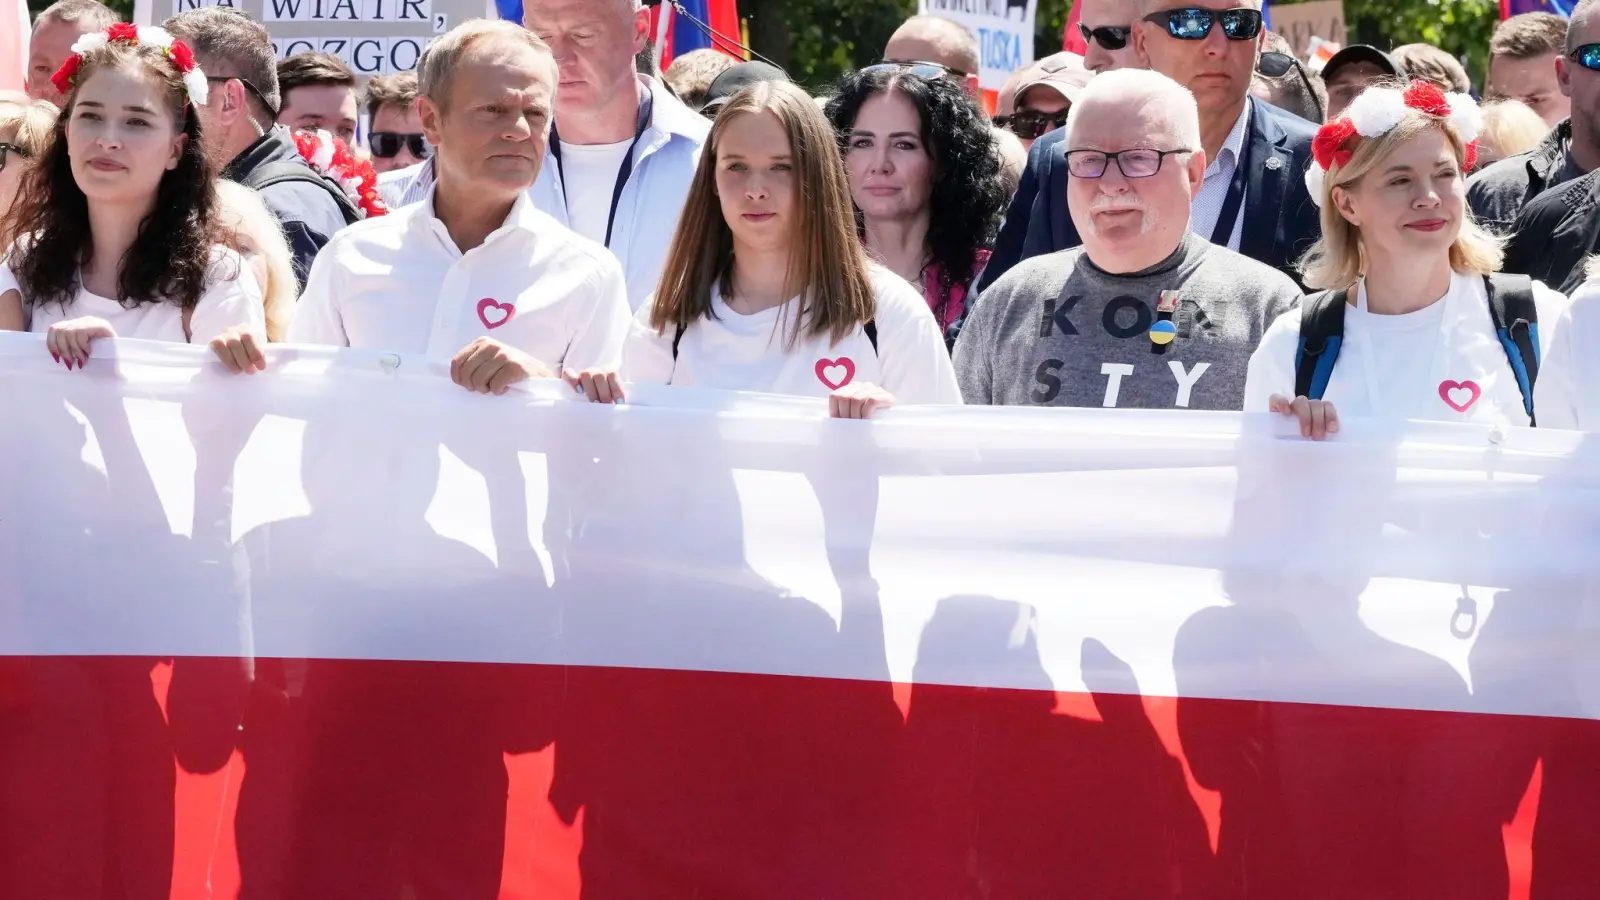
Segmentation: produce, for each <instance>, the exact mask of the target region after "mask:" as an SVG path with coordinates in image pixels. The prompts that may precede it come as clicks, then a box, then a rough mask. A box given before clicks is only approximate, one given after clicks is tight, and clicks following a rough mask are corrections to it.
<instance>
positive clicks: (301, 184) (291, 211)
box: [222, 125, 347, 287]
mask: <svg viewBox="0 0 1600 900" xmlns="http://www.w3.org/2000/svg"><path fill="white" fill-rule="evenodd" d="M270 163H288V164H290V165H299V166H305V169H306V171H307V172H309V173H311V175H312V176H313V177H314V178H317V179H318V180H320V181H322V182H324V183H323V184H318V183H316V182H312V181H289V182H280V183H278V184H273V185H269V186H267V187H263V188H259V189H258V192H259V193H260V194H261V199H262V201H263V202H265V203H266V204H267V209H270V210H272V214H273V215H275V216H277V217H278V221H279V222H280V223H282V224H283V235H284V237H286V238H288V240H289V250H290V252H291V253H293V254H294V276H295V280H296V281H298V282H299V283H300V286H301V287H304V286H305V283H306V275H307V274H308V273H309V272H310V271H311V263H312V261H313V260H315V259H316V258H317V252H318V251H320V250H321V249H322V245H324V244H326V243H327V242H328V239H329V238H331V237H333V235H334V233H335V232H337V231H338V230H339V229H341V228H343V227H344V226H345V224H346V222H347V218H346V211H345V208H344V207H341V206H340V204H339V201H338V200H336V199H335V198H334V196H333V194H332V193H330V192H331V191H337V190H338V188H337V187H334V186H333V184H332V182H328V181H327V180H326V179H322V178H321V176H319V175H317V171H316V170H315V169H313V168H311V166H310V165H309V164H308V163H307V162H306V161H305V160H304V159H302V158H301V156H300V151H299V150H296V149H295V146H294V138H293V137H291V136H290V134H289V129H287V128H284V127H283V126H281V125H280V126H277V127H274V128H272V129H271V130H270V131H268V132H267V133H266V134H264V135H262V136H261V137H260V138H258V139H257V140H256V142H255V143H253V144H251V145H250V146H249V147H246V148H245V149H244V151H243V152H242V153H240V154H239V155H238V156H235V157H234V158H233V162H230V163H228V167H227V168H225V169H223V170H222V177H223V178H226V179H228V180H229V181H237V182H239V183H240V184H243V185H246V186H254V185H253V184H252V182H253V181H254V180H256V179H255V178H254V177H253V176H256V175H258V174H259V173H260V171H261V170H262V169H263V168H265V167H266V166H267V165H268V164H270Z"/></svg>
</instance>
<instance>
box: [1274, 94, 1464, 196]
mask: <svg viewBox="0 0 1600 900" xmlns="http://www.w3.org/2000/svg"><path fill="white" fill-rule="evenodd" d="M1412 110H1415V111H1417V112H1420V113H1422V114H1423V115H1426V116H1430V117H1432V118H1435V119H1439V120H1440V121H1442V122H1443V123H1444V124H1445V126H1446V127H1448V128H1450V129H1451V130H1453V131H1455V133H1456V135H1457V136H1458V137H1460V138H1461V143H1463V144H1465V145H1466V148H1467V158H1466V166H1467V168H1469V169H1470V168H1472V165H1473V163H1474V162H1476V161H1477V158H1478V135H1479V133H1481V132H1482V131H1483V112H1482V110H1480V109H1478V104H1477V102H1476V101H1474V100H1473V99H1472V97H1471V96H1470V95H1467V94H1458V93H1455V92H1451V93H1448V94H1447V93H1445V92H1444V91H1441V90H1439V88H1438V87H1437V86H1435V85H1433V84H1429V83H1428V82H1426V81H1413V82H1411V85H1410V86H1409V87H1407V88H1406V89H1405V90H1400V89H1398V88H1382V87H1370V88H1367V89H1366V90H1364V91H1362V92H1361V93H1360V94H1359V95H1358V96H1357V97H1356V99H1355V100H1354V101H1352V102H1351V104H1350V106H1349V107H1348V108H1347V109H1346V110H1345V112H1344V115H1342V116H1340V117H1339V118H1337V119H1334V120H1333V121H1332V122H1329V123H1328V124H1326V125H1324V126H1322V127H1321V128H1319V129H1317V136H1316V137H1315V138H1314V139H1312V141H1311V155H1312V157H1313V159H1314V162H1313V163H1312V164H1311V165H1310V166H1309V167H1307V169H1306V188H1307V189H1308V190H1310V191H1311V199H1312V201H1313V202H1315V203H1316V204H1317V205H1318V206H1321V205H1322V189H1323V185H1324V182H1325V181H1326V180H1327V176H1328V170H1329V169H1331V168H1333V167H1334V166H1335V165H1338V166H1341V167H1343V166H1345V165H1348V164H1349V162H1350V158H1351V157H1352V156H1354V155H1355V143H1356V141H1357V139H1360V138H1376V137H1382V136H1383V135H1385V134H1388V133H1389V132H1390V131H1392V130H1394V128H1395V127H1396V126H1397V125H1399V124H1400V123H1401V122H1402V121H1404V120H1405V117H1406V114H1407V113H1409V112H1410V111H1412Z"/></svg>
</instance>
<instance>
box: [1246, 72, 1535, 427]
mask: <svg viewBox="0 0 1600 900" xmlns="http://www.w3.org/2000/svg"><path fill="white" fill-rule="evenodd" d="M1481 118H1482V117H1481V115H1480V114H1479V113H1478V108H1477V105H1476V104H1475V103H1473V101H1472V99H1471V98H1470V97H1467V96H1466V95H1463V94H1443V93H1441V92H1440V91H1439V90H1438V89H1437V88H1434V87H1431V86H1428V85H1424V84H1423V83H1421V82H1413V83H1412V84H1411V86H1410V87H1408V88H1405V89H1400V88H1389V87H1370V88H1368V89H1367V90H1366V91H1364V92H1363V93H1362V94H1361V96H1360V97H1358V98H1357V99H1356V101H1355V102H1354V103H1352V104H1351V105H1350V108H1349V109H1348V110H1347V111H1346V113H1345V114H1344V115H1343V116H1341V117H1340V118H1338V119H1336V120H1334V121H1333V122H1330V123H1328V124H1326V125H1324V126H1322V128H1321V130H1320V131H1318V133H1317V138H1316V141H1315V142H1314V144H1313V145H1312V146H1313V152H1314V154H1315V156H1316V159H1315V160H1314V161H1313V162H1312V164H1311V171H1310V172H1309V173H1308V174H1307V176H1306V180H1307V185H1308V187H1309V188H1310V189H1311V196H1312V199H1313V200H1315V201H1316V202H1318V203H1319V204H1320V205H1321V207H1322V239H1321V240H1320V241H1319V242H1318V243H1317V244H1316V246H1314V247H1313V248H1312V249H1311V251H1310V252H1309V253H1308V254H1307V255H1306V257H1305V259H1304V260H1302V262H1301V270H1302V271H1303V272H1304V273H1305V281H1306V284H1308V285H1309V286H1311V287H1314V288H1326V289H1331V290H1340V291H1346V296H1347V303H1346V306H1345V310H1344V334H1343V341H1342V343H1341V345H1340V347H1339V350H1338V355H1337V358H1336V360H1335V365H1334V367H1333V368H1332V370H1331V375H1330V376H1329V378H1328V379H1327V382H1326V390H1325V392H1324V393H1323V395H1322V397H1321V398H1320V399H1311V398H1308V397H1305V396H1296V393H1297V392H1296V383H1295V382H1296V378H1295V375H1296V357H1297V354H1298V351H1299V337H1300V327H1301V311H1299V310H1297V311H1295V312H1291V313H1287V314H1285V315H1283V316H1282V317H1280V318H1279V319H1278V321H1277V322H1275V323H1273V325H1272V326H1271V327H1270V328H1269V329H1268V330H1267V333H1266V334H1265V335H1264V336H1263V337H1262V340H1261V345H1260V347H1258V348H1257V349H1256V352H1255V355H1254V356H1252V357H1251V359H1250V371H1249V375H1248V377H1247V379H1246V382H1245V406H1244V408H1245V410H1246V411H1247V412H1248V411H1265V410H1271V411H1273V412H1277V413H1282V414H1285V415H1291V416H1294V417H1296V418H1298V419H1299V421H1300V430H1301V433H1302V434H1304V435H1306V436H1307V437H1314V438H1322V437H1324V436H1325V435H1327V434H1329V433H1332V432H1335V431H1338V427H1339V416H1340V415H1341V414H1342V415H1345V416H1362V417H1369V418H1378V419H1387V420H1405V419H1428V420H1435V421H1446V422H1477V423H1484V424H1493V425H1523V426H1526V425H1528V424H1530V417H1529V415H1528V409H1527V406H1526V402H1525V398H1524V393H1523V390H1522V386H1521V384H1519V381H1518V377H1517V373H1516V371H1515V370H1514V369H1513V363H1512V358H1513V356H1512V354H1511V353H1510V352H1508V348H1507V346H1506V345H1505V344H1504V343H1502V340H1501V337H1500V336H1499V335H1498V334H1497V329H1496V327H1495V321H1494V318H1493V316H1492V315H1491V313H1490V308H1489V295H1488V289H1487V285H1486V283H1485V277H1486V276H1488V275H1490V274H1491V273H1494V272H1497V271H1498V270H1499V268H1500V262H1501V252H1500V245H1499V243H1498V242H1497V241H1496V240H1495V239H1494V238H1492V237H1490V236H1489V235H1488V234H1487V233H1485V232H1484V231H1483V230H1482V229H1480V228H1479V227H1478V225H1477V224H1476V223H1475V222H1473V220H1472V215H1471V213H1470V212H1469V211H1468V210H1467V208H1466V204H1465V202H1464V198H1465V188H1464V185H1463V183H1462V177H1463V176H1462V173H1463V172H1465V171H1466V170H1467V169H1468V168H1470V166H1471V163H1472V159H1471V157H1472V155H1473V145H1472V141H1473V140H1474V138H1475V137H1476V136H1477V132H1478V129H1479V127H1480V123H1481ZM1533 301H1534V308H1535V310H1536V312H1537V318H1538V320H1539V323H1542V325H1543V327H1542V328H1529V329H1528V330H1527V331H1526V332H1524V335H1525V339H1526V341H1527V343H1528V345H1529V349H1530V350H1531V349H1539V350H1543V349H1547V345H1548V343H1549V340H1550V337H1551V335H1552V332H1553V331H1554V330H1555V323H1556V321H1557V319H1558V318H1559V317H1560V314H1561V312H1562V310H1563V308H1564V307H1565V305H1566V300H1565V298H1564V297H1562V296H1561V295H1560V294H1558V293H1556V292H1554V291H1551V290H1549V289H1547V288H1546V287H1545V286H1544V285H1542V284H1539V283H1537V282H1535V283H1534V284H1533ZM1306 302H1307V303H1308V304H1309V303H1311V302H1312V300H1311V299H1310V298H1308V300H1307V301H1306ZM1512 331H1513V332H1515V329H1513V330H1512ZM1540 343H1542V344H1543V345H1545V346H1542V347H1538V348H1534V346H1533V345H1535V344H1540ZM1307 345H1308V349H1310V348H1311V345H1312V342H1310V341H1308V342H1307ZM1517 359H1518V360H1519V363H1520V360H1521V356H1520V354H1519V355H1518V356H1517Z"/></svg>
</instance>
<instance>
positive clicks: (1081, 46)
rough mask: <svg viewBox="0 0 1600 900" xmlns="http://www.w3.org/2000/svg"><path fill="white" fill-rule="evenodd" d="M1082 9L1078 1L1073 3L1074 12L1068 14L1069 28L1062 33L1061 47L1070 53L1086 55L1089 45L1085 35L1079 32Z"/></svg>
mask: <svg viewBox="0 0 1600 900" xmlns="http://www.w3.org/2000/svg"><path fill="white" fill-rule="evenodd" d="M1080 12H1081V10H1080V9H1079V5H1078V3H1077V2H1074V3H1073V4H1072V12H1071V13H1069V14H1068V15H1067V30H1066V33H1065V34H1063V35H1061V49H1063V50H1065V51H1067V52H1068V53H1076V54H1078V55H1079V56H1085V55H1087V54H1088V53H1089V45H1088V44H1087V43H1085V42H1084V40H1083V35H1082V34H1079V33H1078V18H1079V13H1080Z"/></svg>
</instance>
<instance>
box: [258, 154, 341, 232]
mask: <svg viewBox="0 0 1600 900" xmlns="http://www.w3.org/2000/svg"><path fill="white" fill-rule="evenodd" d="M296 182H297V183H300V184H314V185H317V186H319V187H321V188H322V189H323V190H325V191H327V192H328V196H330V197H332V198H333V201H334V202H335V203H337V204H338V205H339V213H340V215H342V216H344V223H345V224H346V225H354V224H355V223H357V222H359V221H361V210H359V209H357V208H356V205H355V204H354V203H351V202H350V198H349V197H346V196H345V195H344V191H342V190H340V189H339V186H338V185H336V184H334V183H333V182H332V181H330V180H329V179H327V178H324V177H323V176H322V175H321V174H320V173H318V172H317V170H316V169H313V168H311V167H310V166H308V165H306V164H305V163H300V162H293V161H291V160H283V159H280V160H275V161H273V162H269V163H266V164H265V165H261V166H258V167H256V168H255V169H254V170H252V171H251V172H250V177H249V178H247V179H246V180H245V181H244V182H243V184H244V186H245V187H248V188H254V189H255V190H258V191H259V190H263V189H265V188H269V187H272V186H273V185H275V184H290V183H296Z"/></svg>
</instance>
